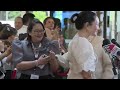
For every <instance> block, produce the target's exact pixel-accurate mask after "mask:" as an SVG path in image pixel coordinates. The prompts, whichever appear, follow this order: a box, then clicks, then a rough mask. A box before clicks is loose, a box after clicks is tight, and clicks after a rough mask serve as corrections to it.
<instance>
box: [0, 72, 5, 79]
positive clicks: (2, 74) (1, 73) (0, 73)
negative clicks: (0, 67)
mask: <svg viewBox="0 0 120 90" xmlns="http://www.w3.org/2000/svg"><path fill="white" fill-rule="evenodd" d="M4 77H5V74H4V73H3V72H2V71H0V79H3V78H4Z"/></svg>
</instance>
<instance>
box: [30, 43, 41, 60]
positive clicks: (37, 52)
mask: <svg viewBox="0 0 120 90" xmlns="http://www.w3.org/2000/svg"><path fill="white" fill-rule="evenodd" d="M40 47H41V43H40V44H39V47H38V48H35V46H34V45H33V43H32V49H33V53H34V55H35V59H37V58H38V55H39V48H40Z"/></svg>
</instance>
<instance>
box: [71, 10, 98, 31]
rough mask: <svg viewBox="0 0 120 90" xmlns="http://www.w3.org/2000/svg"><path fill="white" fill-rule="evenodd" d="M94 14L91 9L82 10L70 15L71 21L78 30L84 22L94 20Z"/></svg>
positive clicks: (90, 22)
mask: <svg viewBox="0 0 120 90" xmlns="http://www.w3.org/2000/svg"><path fill="white" fill-rule="evenodd" d="M95 16H96V14H95V13H94V12H92V11H82V12H80V13H79V14H78V13H75V14H73V15H72V17H71V22H72V23H75V26H76V28H77V29H78V30H80V29H82V28H83V26H84V24H85V23H86V22H88V23H89V24H92V22H94V21H95Z"/></svg>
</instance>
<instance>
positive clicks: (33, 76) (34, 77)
mask: <svg viewBox="0 0 120 90" xmlns="http://www.w3.org/2000/svg"><path fill="white" fill-rule="evenodd" d="M30 79H39V76H38V75H34V74H31V77H30Z"/></svg>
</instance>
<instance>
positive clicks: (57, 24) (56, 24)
mask: <svg viewBox="0 0 120 90" xmlns="http://www.w3.org/2000/svg"><path fill="white" fill-rule="evenodd" d="M54 21H55V26H54V27H56V26H58V27H59V28H61V22H60V19H59V18H54Z"/></svg>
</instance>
